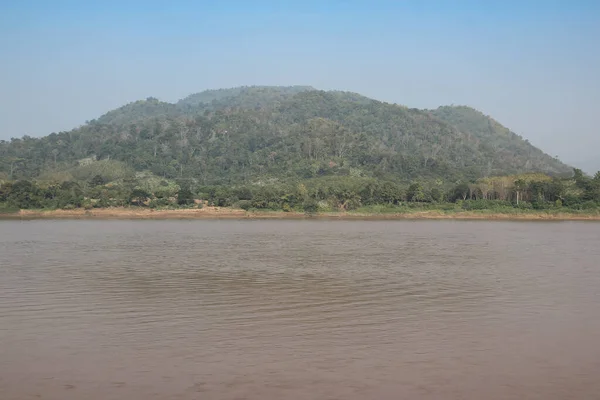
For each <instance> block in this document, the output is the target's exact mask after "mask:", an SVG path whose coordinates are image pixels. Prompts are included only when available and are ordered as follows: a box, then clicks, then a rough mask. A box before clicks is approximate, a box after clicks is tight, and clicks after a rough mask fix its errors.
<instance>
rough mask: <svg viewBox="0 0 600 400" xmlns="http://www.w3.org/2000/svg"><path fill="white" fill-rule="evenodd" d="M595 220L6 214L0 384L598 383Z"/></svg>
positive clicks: (14, 397) (398, 387)
mask: <svg viewBox="0 0 600 400" xmlns="http://www.w3.org/2000/svg"><path fill="white" fill-rule="evenodd" d="M599 376H600V224H599V223H585V222H487V221H310V220H307V221H285V220H278V221H248V220H239V221H238V220H193V221H154V220H153V221H99V220H72V221H51V220H37V221H0V398H1V399H3V400H21V399H36V398H41V399H51V400H70V399H87V400H107V399H128V400H142V399H143V400H148V399H151V400H152V399H181V400H187V399H203V400H205V399H209V400H210V399H218V400H221V399H250V400H254V399H257V400H258V399H260V400H271V399H273V400H275V399H278V400H279V399H293V400H296V399H306V400H309V399H310V400H320V399H345V400H354V399H377V400H379V399H417V400H418V399H427V400H429V399H444V400H454V399H487V400H500V399H503V400H504V399H519V400H523V399H540V400H542V399H543V400H554V399H592V398H598V396H599V393H600V379H598V377H599Z"/></svg>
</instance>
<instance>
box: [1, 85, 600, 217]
mask: <svg viewBox="0 0 600 400" xmlns="http://www.w3.org/2000/svg"><path fill="white" fill-rule="evenodd" d="M573 175H574V174H573V169H572V168H570V167H568V166H567V165H565V164H563V163H561V162H560V161H559V160H557V159H555V158H553V157H551V156H549V155H547V154H545V153H543V152H542V151H541V150H539V149H537V148H536V147H534V146H532V145H531V144H530V143H529V142H528V141H526V140H524V139H523V138H522V137H520V136H519V135H517V134H515V133H513V132H511V131H510V130H509V129H507V128H505V127H503V126H502V125H500V124H499V123H498V122H496V121H494V120H493V119H492V118H490V117H487V116H485V115H484V114H482V113H480V112H478V111H476V110H474V109H472V108H469V107H464V106H460V107H454V106H451V107H440V108H438V109H436V110H417V109H412V108H407V107H404V106H400V105H396V104H388V103H383V102H380V101H376V100H372V99H369V98H366V97H364V96H361V95H358V94H355V93H348V92H325V91H318V90H315V89H313V88H311V87H304V86H294V87H241V88H234V89H222V90H211V91H206V92H202V93H198V94H194V95H191V96H188V97H187V98H185V99H182V100H181V101H179V102H178V103H176V104H172V103H165V102H161V101H159V100H157V99H155V98H148V99H146V100H140V101H136V102H133V103H130V104H127V105H125V106H123V107H121V108H119V109H116V110H113V111H110V112H108V113H106V114H105V115H103V116H101V117H99V118H98V119H96V120H92V121H89V122H87V123H86V124H85V125H83V126H81V127H78V128H76V129H73V130H71V131H68V132H59V133H52V134H50V135H48V136H45V137H42V138H32V137H28V136H25V137H23V138H13V139H11V140H10V141H1V142H0V203H1V204H4V207H5V208H8V207H13V208H15V207H16V208H70V207H71V208H72V207H88V208H91V207H107V206H124V205H139V206H149V207H170V206H192V205H195V204H197V203H199V200H200V199H201V200H204V202H201V203H200V204H204V203H205V202H208V203H209V204H215V205H220V206H238V207H241V208H248V209H249V208H256V209H266V208H268V209H283V210H292V209H297V210H339V209H343V210H349V209H357V208H360V207H365V206H369V205H375V204H383V205H388V206H390V205H396V206H398V205H400V204H402V203H418V204H422V205H423V204H426V203H443V202H453V203H456V202H457V201H459V202H461V203H464V204H467V205H465V206H464V207H482V205H481V204H483V203H485V202H496V203H494V204H496V205H510V206H513V205H518V206H519V207H538V208H543V207H558V206H561V207H562V206H565V207H575V208H577V207H579V208H581V207H588V208H589V207H591V206H592V205H593V204H595V202H597V201H598V200H599V198H598V181H599V179H600V177H599V176H596V177H594V178H591V177H587V176H585V175H583V174H582V173H581V172H580V171H577V170H576V171H575V176H573ZM482 202H483V203H482ZM513 203H514V204H513ZM517 203H519V204H517ZM476 204H477V205H476ZM486 204H488V203H486ZM584 204H585V206H583V205H584ZM461 207H462V206H461Z"/></svg>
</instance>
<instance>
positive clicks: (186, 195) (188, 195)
mask: <svg viewBox="0 0 600 400" xmlns="http://www.w3.org/2000/svg"><path fill="white" fill-rule="evenodd" d="M177 204H179V205H181V206H183V205H189V204H194V194H193V193H192V191H191V190H190V188H189V186H183V187H181V188H180V189H179V192H177Z"/></svg>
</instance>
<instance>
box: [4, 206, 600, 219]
mask: <svg viewBox="0 0 600 400" xmlns="http://www.w3.org/2000/svg"><path fill="white" fill-rule="evenodd" d="M0 218H4V219H7V218H8V219H83V218H92V219H215V218H223V219H225V218H227V219H309V218H310V219H343V220H356V219H364V220H399V219H455V220H461V219H462V220H522V221H600V215H597V214H571V213H536V212H531V213H490V212H472V211H464V212H451V213H445V212H442V211H414V212H409V213H385V214H369V213H356V212H347V213H320V214H315V215H310V216H309V215H306V214H304V213H299V212H283V211H261V212H248V211H244V210H239V209H232V208H221V207H204V208H202V209H182V210H152V209H144V208H133V207H132V208H102V209H92V210H83V209H76V210H21V211H19V212H17V213H12V214H3V215H0Z"/></svg>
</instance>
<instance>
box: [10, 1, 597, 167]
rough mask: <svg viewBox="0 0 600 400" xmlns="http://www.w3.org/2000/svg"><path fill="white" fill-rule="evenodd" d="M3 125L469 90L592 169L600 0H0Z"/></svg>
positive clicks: (43, 129)
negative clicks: (315, 92) (219, 94)
mask: <svg viewBox="0 0 600 400" xmlns="http://www.w3.org/2000/svg"><path fill="white" fill-rule="evenodd" d="M0 51H1V53H0V54H1V62H0V139H8V138H10V137H13V136H22V135H25V134H28V135H31V136H40V135H45V134H48V133H51V132H53V131H60V130H68V129H71V128H73V127H75V126H77V125H80V124H82V123H83V122H84V121H85V120H89V119H93V118H96V117H98V116H100V115H101V114H103V113H105V112H106V111H108V110H110V109H113V108H116V107H118V106H121V105H123V104H124V103H127V102H130V101H133V100H137V99H140V98H146V97H148V96H155V97H158V98H160V99H161V100H165V101H176V100H178V99H179V98H181V97H184V96H186V95H188V94H190V93H193V92H198V91H201V90H204V89H209V88H221V87H232V86H238V85H293V84H306V85H312V86H315V87H317V88H320V89H341V90H350V91H355V92H359V93H362V94H365V95H367V96H370V97H374V98H377V99H380V100H385V101H389V102H396V103H401V104H405V105H408V106H411V107H420V108H435V107H437V106H439V105H444V104H466V105H470V106H473V107H475V108H477V109H480V110H481V111H483V112H484V113H486V114H490V115H492V116H493V117H494V118H496V119H497V120H498V121H500V122H501V123H503V124H504V125H506V126H508V127H509V128H511V129H512V130H514V131H515V132H517V133H519V134H522V135H523V136H524V137H526V138H528V139H529V140H530V141H531V142H532V143H533V144H535V145H537V146H539V147H541V148H542V149H543V150H545V151H547V152H548V153H550V154H552V155H559V156H560V157H561V158H562V159H563V160H565V161H567V162H570V163H572V164H579V165H581V166H583V167H585V168H586V169H594V168H595V169H600V151H599V149H600V130H599V129H598V126H600V125H599V124H598V122H596V119H597V115H598V113H599V107H600V77H599V74H600V1H578V0H572V1H567V0H565V1H552V0H539V1H527V0H521V1H511V0H504V1H500V0H498V1H496V0H489V1H450V0H448V1H427V0H419V1H417V0H414V1H377V0H371V1H352V0H349V1H325V0H322V1H300V0H298V1H250V0H247V1H189V2H186V1H175V0H174V1H166V0H161V1H154V0H144V1H112V0H104V1H94V2H86V1H80V0H77V1H61V0H53V1H47V0H37V1H36V0H4V1H1V2H0Z"/></svg>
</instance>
